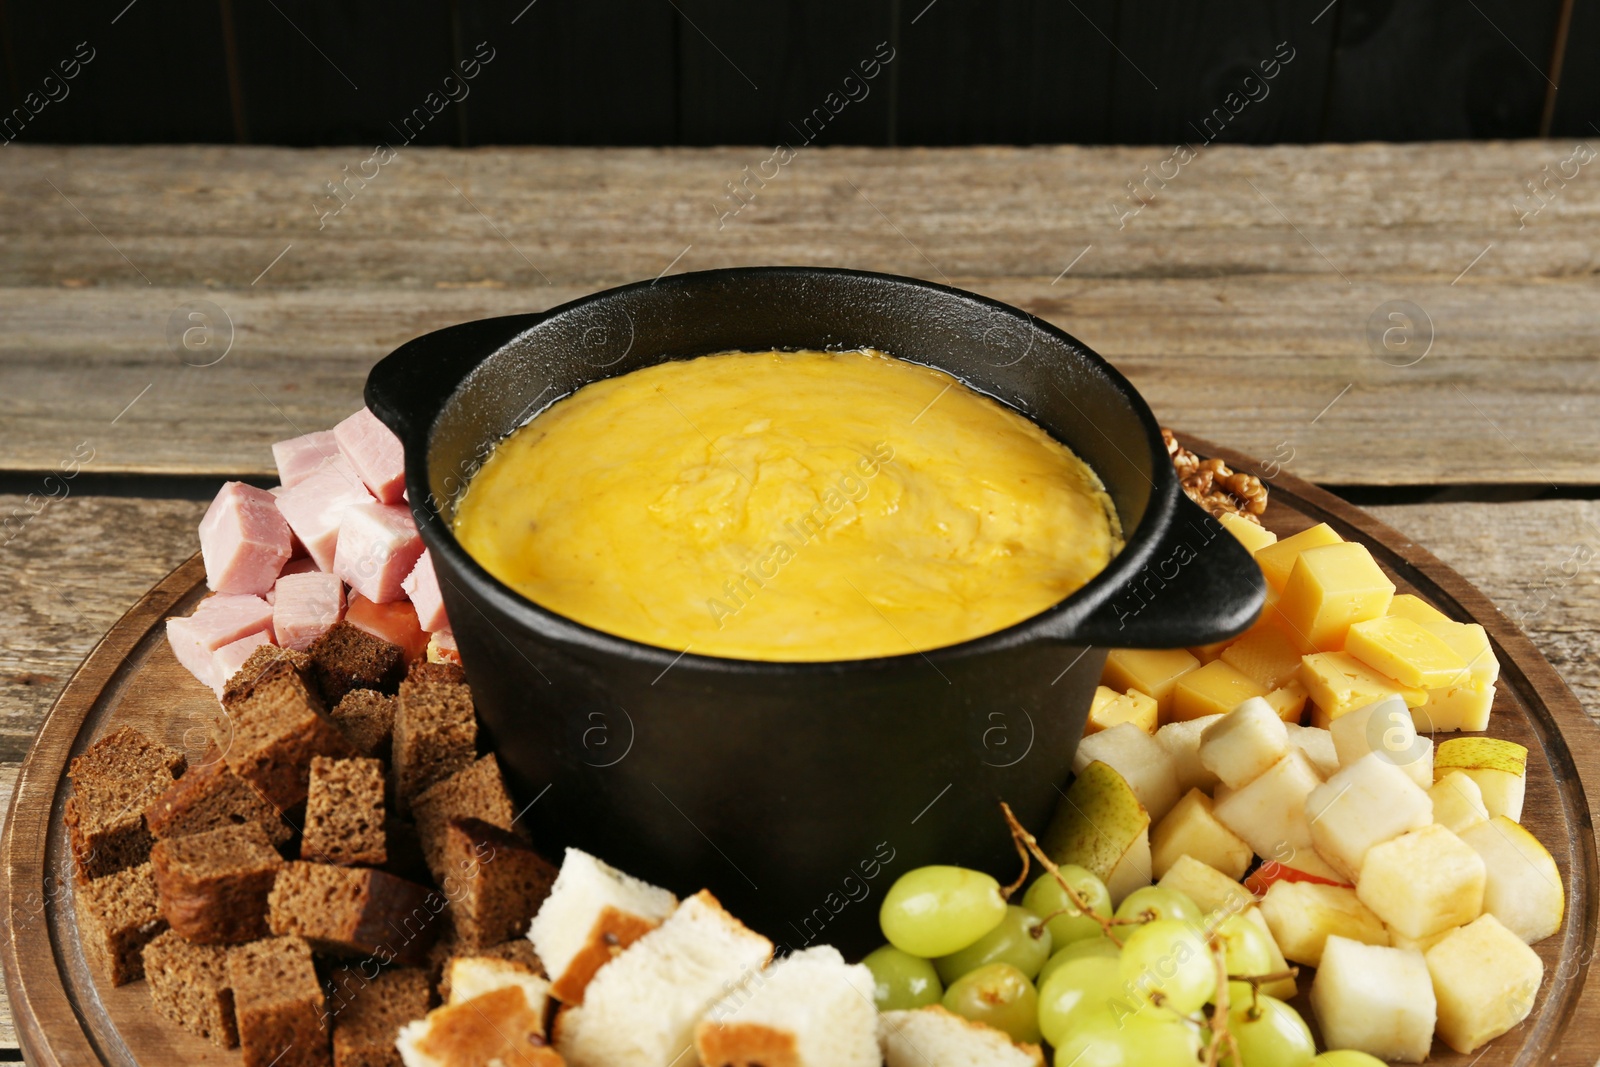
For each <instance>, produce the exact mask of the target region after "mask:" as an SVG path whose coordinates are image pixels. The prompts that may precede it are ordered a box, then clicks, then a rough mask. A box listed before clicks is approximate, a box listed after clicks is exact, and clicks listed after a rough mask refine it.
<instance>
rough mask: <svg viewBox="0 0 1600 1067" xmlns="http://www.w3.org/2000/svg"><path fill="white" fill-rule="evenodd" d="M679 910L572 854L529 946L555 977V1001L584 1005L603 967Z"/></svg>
mask: <svg viewBox="0 0 1600 1067" xmlns="http://www.w3.org/2000/svg"><path fill="white" fill-rule="evenodd" d="M677 906H678V899H677V898H676V897H674V896H673V895H672V894H671V893H669V892H667V891H666V890H665V889H661V888H658V887H657V886H653V885H650V884H649V883H648V882H643V881H640V880H639V879H637V878H634V877H632V876H630V875H626V874H623V873H622V872H621V871H619V870H617V869H616V868H615V867H612V866H611V865H610V864H607V863H604V862H602V861H600V860H597V859H595V858H594V857H593V856H591V855H589V854H588V853H587V852H582V851H579V850H578V849H575V848H569V849H567V852H566V855H565V856H564V857H563V858H562V861H561V870H560V872H559V873H557V875H556V881H555V884H554V885H553V886H551V887H550V895H549V896H548V897H547V898H545V901H544V903H543V904H542V905H540V907H539V912H538V914H536V915H535V916H534V917H533V923H532V924H531V925H530V926H529V927H528V940H530V941H532V942H533V947H534V948H535V949H537V950H538V952H539V961H540V962H541V963H543V964H544V969H545V972H546V973H547V974H549V975H550V982H551V984H550V995H551V996H553V997H555V998H556V999H557V1000H559V1001H561V1002H562V1003H564V1004H582V1003H583V991H584V989H585V988H586V987H587V986H588V984H589V980H590V979H592V978H593V977H594V975H595V972H596V971H598V970H599V969H600V968H601V967H602V966H604V965H605V964H607V963H609V962H611V959H612V957H614V956H616V955H617V954H618V953H620V952H621V951H622V950H623V949H625V948H627V947H628V946H629V945H631V944H633V943H634V942H635V941H637V940H639V938H641V937H643V936H644V935H645V934H647V933H649V932H650V931H651V930H654V929H655V928H656V927H657V926H659V925H661V923H662V921H663V920H665V919H666V918H667V916H669V915H671V914H672V912H673V909H674V908H676V907H677Z"/></svg>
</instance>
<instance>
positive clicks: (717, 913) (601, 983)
mask: <svg viewBox="0 0 1600 1067" xmlns="http://www.w3.org/2000/svg"><path fill="white" fill-rule="evenodd" d="M771 958H772V942H771V941H768V940H767V939H766V938H764V937H762V936H761V935H760V934H758V933H755V932H754V931H752V930H750V929H749V928H747V927H746V926H745V925H744V924H743V923H741V922H740V921H739V920H738V919H735V918H734V917H733V916H732V915H729V914H728V913H727V912H726V911H724V910H723V908H722V905H721V904H719V903H718V902H717V898H716V897H714V896H712V895H711V894H710V893H709V892H707V891H706V890H704V889H702V890H701V891H700V892H698V893H696V894H695V895H694V896H692V897H690V898H688V899H687V900H685V901H684V902H683V903H682V904H679V905H678V909H677V910H676V911H674V912H673V913H672V914H671V916H669V917H668V918H667V920H666V921H665V922H663V923H662V924H661V925H660V926H658V927H656V928H655V929H654V930H651V931H650V932H649V933H647V934H645V935H644V936H643V937H641V938H639V940H637V941H635V942H634V943H633V945H632V946H631V947H630V948H629V949H628V950H627V951H625V952H623V953H622V954H621V955H619V956H618V957H617V958H616V959H614V960H612V961H611V962H610V963H609V964H607V965H606V966H605V967H602V968H601V969H600V970H599V971H598V972H596V974H595V976H594V978H593V979H591V980H590V982H589V986H588V989H587V990H585V992H584V996H583V1003H582V1004H578V1005H573V1006H571V1007H569V1008H567V1009H566V1010H565V1011H563V1012H562V1013H561V1014H560V1015H558V1016H556V1027H555V1030H556V1033H555V1045H556V1050H557V1051H558V1052H560V1053H561V1055H562V1056H564V1057H565V1058H566V1061H567V1063H568V1064H569V1065H570V1067H670V1065H671V1064H674V1063H678V1062H679V1057H681V1056H683V1055H684V1053H685V1052H687V1051H689V1050H690V1049H691V1048H692V1047H693V1046H694V1028H695V1024H696V1023H697V1022H699V1021H700V1019H701V1017H702V1016H704V1015H705V1014H706V1012H707V1011H709V1010H710V1009H711V1006H712V1005H713V1004H715V1003H716V1002H717V1001H718V1000H720V999H721V998H722V997H723V996H725V995H726V994H727V993H728V991H729V990H732V989H736V988H738V987H739V986H740V985H741V984H742V983H745V982H748V981H751V980H753V979H754V978H755V976H757V975H758V974H759V972H760V971H761V970H762V968H764V967H766V965H767V961H768V960H770V959H771Z"/></svg>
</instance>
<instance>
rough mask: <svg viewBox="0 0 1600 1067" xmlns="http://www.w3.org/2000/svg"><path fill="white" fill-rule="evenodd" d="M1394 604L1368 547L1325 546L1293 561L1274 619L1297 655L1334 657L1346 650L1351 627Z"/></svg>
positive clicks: (1390, 584) (1391, 585)
mask: <svg viewBox="0 0 1600 1067" xmlns="http://www.w3.org/2000/svg"><path fill="white" fill-rule="evenodd" d="M1274 547H1276V546H1274ZM1393 599H1394V583H1393V582H1391V581H1390V580H1389V579H1388V577H1387V576H1386V575H1385V574H1384V573H1383V571H1382V570H1380V569H1379V567H1378V564H1377V561H1376V560H1374V559H1373V558H1372V553H1371V552H1368V551H1367V546H1366V545H1362V544H1357V543H1355V542H1344V543H1341V544H1337V545H1323V546H1321V547H1320V548H1308V549H1306V550H1305V551H1304V552H1302V553H1300V556H1299V558H1298V559H1296V560H1295V561H1294V568H1293V569H1292V570H1291V571H1290V572H1289V580H1288V581H1287V582H1286V583H1285V584H1284V587H1283V595H1282V596H1280V597H1279V598H1278V618H1279V619H1281V620H1282V622H1283V629H1284V632H1285V633H1287V634H1288V635H1289V638H1290V639H1291V640H1293V641H1294V642H1295V643H1297V644H1298V645H1299V646H1300V651H1302V652H1333V651H1337V650H1339V649H1341V648H1343V647H1344V641H1345V636H1346V634H1348V633H1349V630H1350V627H1351V625H1352V624H1354V623H1358V622H1365V621H1366V620H1368V619H1377V618H1381V617H1382V616H1383V614H1384V613H1385V612H1386V611H1388V610H1389V601H1391V600H1393Z"/></svg>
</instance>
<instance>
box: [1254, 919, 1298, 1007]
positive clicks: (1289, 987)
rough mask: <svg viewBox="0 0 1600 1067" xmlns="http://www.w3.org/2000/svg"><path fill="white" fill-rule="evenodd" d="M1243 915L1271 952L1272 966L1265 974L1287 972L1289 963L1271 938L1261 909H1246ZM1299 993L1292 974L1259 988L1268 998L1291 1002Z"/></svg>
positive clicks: (1270, 931)
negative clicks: (1253, 924) (1262, 935)
mask: <svg viewBox="0 0 1600 1067" xmlns="http://www.w3.org/2000/svg"><path fill="white" fill-rule="evenodd" d="M1243 915H1244V917H1245V918H1246V919H1249V920H1250V921H1251V922H1253V923H1255V925H1256V928H1257V929H1259V930H1260V931H1261V932H1262V933H1263V934H1265V935H1266V937H1267V947H1268V948H1269V949H1271V951H1272V965H1271V967H1270V968H1269V969H1268V971H1267V973H1268V974H1277V973H1278V972H1280V971H1287V970H1288V969H1289V961H1288V960H1286V959H1284V957H1283V950H1282V949H1281V948H1279V947H1278V939H1277V938H1275V937H1273V936H1272V927H1270V926H1268V925H1267V920H1266V918H1265V917H1264V916H1263V915H1262V914H1261V909H1260V908H1246V909H1245V910H1244V912H1243ZM1299 991H1300V987H1299V986H1298V985H1297V984H1296V983H1295V980H1294V975H1292V974H1291V975H1286V976H1284V977H1283V978H1280V979H1278V980H1277V981H1275V982H1268V983H1267V984H1266V985H1263V986H1262V987H1261V992H1263V993H1265V994H1266V995H1267V996H1269V997H1277V998H1278V999H1279V1000H1293V999H1294V995H1295V994H1296V993H1298V992H1299Z"/></svg>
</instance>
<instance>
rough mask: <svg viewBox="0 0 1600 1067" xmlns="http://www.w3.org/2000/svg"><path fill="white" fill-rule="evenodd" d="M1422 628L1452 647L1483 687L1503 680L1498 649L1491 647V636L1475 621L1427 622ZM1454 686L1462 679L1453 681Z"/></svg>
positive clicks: (1473, 677)
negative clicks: (1500, 679)
mask: <svg viewBox="0 0 1600 1067" xmlns="http://www.w3.org/2000/svg"><path fill="white" fill-rule="evenodd" d="M1422 628H1423V629H1424V630H1427V631H1428V632H1429V633H1431V634H1433V635H1434V636H1435V637H1437V638H1438V639H1439V640H1441V641H1443V642H1444V643H1445V644H1446V645H1449V646H1450V649H1451V651H1453V652H1454V653H1455V654H1456V655H1458V656H1460V657H1461V658H1462V659H1463V660H1465V661H1466V663H1467V668H1468V670H1470V671H1471V674H1472V680H1473V681H1474V682H1477V683H1478V684H1479V685H1480V686H1489V685H1493V684H1494V683H1495V682H1496V681H1497V680H1498V679H1499V678H1500V661H1499V660H1497V659H1495V658H1494V649H1492V648H1491V647H1489V635H1488V633H1486V632H1485V631H1484V629H1483V627H1482V626H1479V625H1478V624H1477V623H1475V622H1451V621H1450V620H1449V619H1445V620H1443V621H1442V622H1425V623H1423V624H1422ZM1450 684H1452V685H1456V684H1459V679H1452V680H1451V682H1450Z"/></svg>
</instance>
